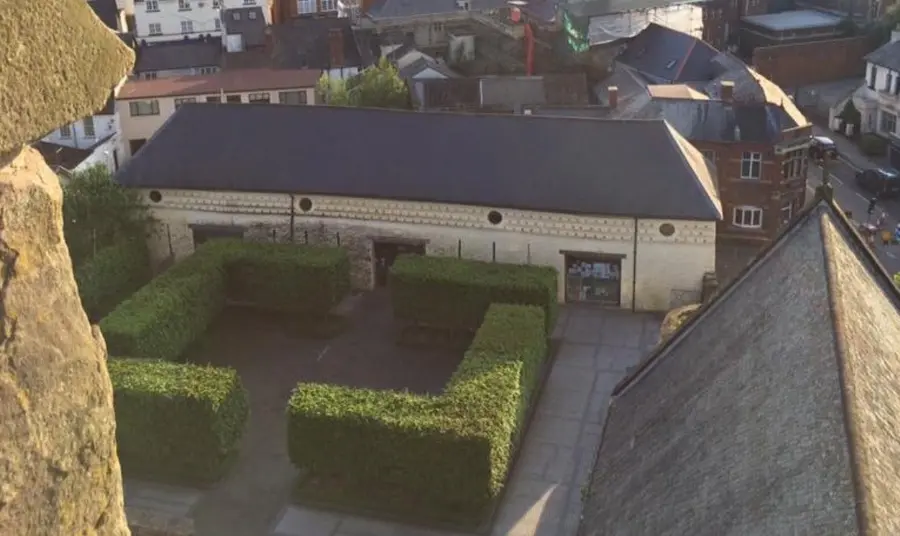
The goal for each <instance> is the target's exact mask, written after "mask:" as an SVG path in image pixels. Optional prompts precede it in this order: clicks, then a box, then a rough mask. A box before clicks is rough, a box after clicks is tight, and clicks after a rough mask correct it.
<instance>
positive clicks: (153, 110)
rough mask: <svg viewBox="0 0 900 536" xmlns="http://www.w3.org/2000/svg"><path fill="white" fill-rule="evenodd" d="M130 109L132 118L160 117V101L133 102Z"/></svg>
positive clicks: (130, 103)
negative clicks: (143, 116)
mask: <svg viewBox="0 0 900 536" xmlns="http://www.w3.org/2000/svg"><path fill="white" fill-rule="evenodd" d="M128 109H129V111H130V112H131V116H132V117H137V116H141V115H159V101H157V100H149V101H131V102H129V103H128Z"/></svg>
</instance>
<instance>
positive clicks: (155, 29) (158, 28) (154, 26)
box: [150, 22, 162, 35]
mask: <svg viewBox="0 0 900 536" xmlns="http://www.w3.org/2000/svg"><path fill="white" fill-rule="evenodd" d="M150 35H162V24H160V23H158V22H151V23H150Z"/></svg>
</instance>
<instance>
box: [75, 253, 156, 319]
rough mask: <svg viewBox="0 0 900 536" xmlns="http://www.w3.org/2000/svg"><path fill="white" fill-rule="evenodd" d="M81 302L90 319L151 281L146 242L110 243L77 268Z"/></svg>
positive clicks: (104, 312) (97, 316) (100, 314)
mask: <svg viewBox="0 0 900 536" xmlns="http://www.w3.org/2000/svg"><path fill="white" fill-rule="evenodd" d="M75 281H76V282H77V283H78V293H79V295H80V296H81V304H82V306H83V307H84V310H85V312H87V315H88V318H90V319H91V322H96V321H97V320H99V319H100V318H102V317H103V316H105V315H106V314H107V313H108V312H110V311H112V310H113V308H115V307H116V306H117V305H118V304H119V303H121V302H122V300H124V299H125V298H127V297H128V296H130V295H131V294H133V293H134V292H135V291H137V290H138V289H139V288H141V287H142V286H144V285H145V284H146V283H147V282H148V281H150V259H149V256H148V255H147V247H146V245H145V244H144V243H143V242H137V241H128V242H121V243H118V244H115V245H112V246H107V247H105V248H103V249H101V250H100V251H98V252H97V254H96V255H94V257H93V258H92V259H91V260H89V261H87V262H85V263H84V264H82V265H81V266H79V267H78V268H76V269H75Z"/></svg>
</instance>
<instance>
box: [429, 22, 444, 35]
mask: <svg viewBox="0 0 900 536" xmlns="http://www.w3.org/2000/svg"><path fill="white" fill-rule="evenodd" d="M431 31H432V32H434V33H443V31H444V23H443V22H435V23H432V25H431Z"/></svg>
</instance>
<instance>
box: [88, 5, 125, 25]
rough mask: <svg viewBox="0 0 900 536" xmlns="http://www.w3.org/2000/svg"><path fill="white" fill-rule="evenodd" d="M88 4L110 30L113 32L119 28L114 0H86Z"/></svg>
mask: <svg viewBox="0 0 900 536" xmlns="http://www.w3.org/2000/svg"><path fill="white" fill-rule="evenodd" d="M88 5H89V6H91V9H93V10H94V13H96V14H97V17H98V18H99V19H100V20H101V21H103V24H105V25H106V26H107V27H109V29H110V30H113V31H115V32H118V31H119V30H121V28H119V7H118V6H117V5H116V0H88Z"/></svg>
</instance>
